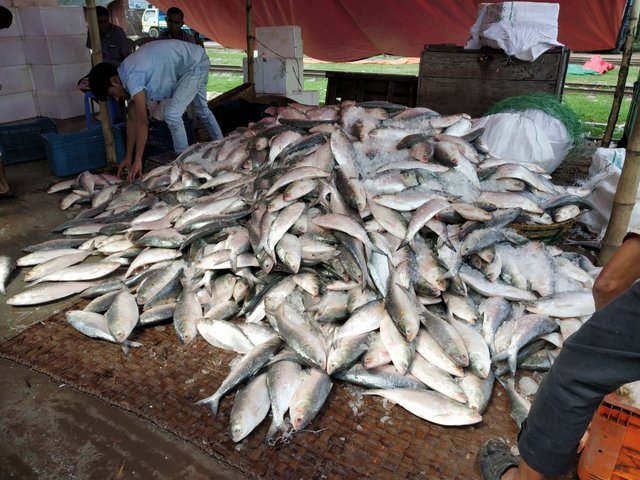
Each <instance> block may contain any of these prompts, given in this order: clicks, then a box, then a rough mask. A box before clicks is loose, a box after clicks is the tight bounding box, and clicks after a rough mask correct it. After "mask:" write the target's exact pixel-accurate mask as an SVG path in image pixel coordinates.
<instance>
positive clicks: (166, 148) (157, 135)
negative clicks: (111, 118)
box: [122, 116, 195, 158]
mask: <svg viewBox="0 0 640 480" xmlns="http://www.w3.org/2000/svg"><path fill="white" fill-rule="evenodd" d="M183 119H184V128H185V130H186V131H187V142H188V143H189V145H192V144H193V143H194V142H195V135H194V131H193V122H192V121H191V120H190V119H189V118H187V117H186V116H185V117H184V118H183ZM122 130H123V133H124V134H125V135H124V136H125V138H126V124H125V125H123V127H122ZM173 151H174V150H173V140H172V139H171V132H170V131H169V127H168V126H167V124H166V122H160V121H157V120H152V121H150V122H149V134H148V136H147V146H146V147H145V149H144V155H143V157H144V158H148V157H151V156H153V155H158V154H160V153H164V152H173Z"/></svg>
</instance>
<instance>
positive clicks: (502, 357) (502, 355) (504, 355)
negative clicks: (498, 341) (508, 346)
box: [491, 350, 509, 363]
mask: <svg viewBox="0 0 640 480" xmlns="http://www.w3.org/2000/svg"><path fill="white" fill-rule="evenodd" d="M508 358H509V353H508V352H507V350H502V351H501V352H499V353H496V354H495V355H494V356H493V357H491V363H495V362H499V361H501V360H507V359H508Z"/></svg>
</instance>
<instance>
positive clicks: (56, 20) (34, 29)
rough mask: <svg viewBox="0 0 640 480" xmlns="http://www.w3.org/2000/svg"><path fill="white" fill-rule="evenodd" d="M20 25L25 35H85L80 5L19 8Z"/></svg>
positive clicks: (85, 27) (85, 29)
mask: <svg viewBox="0 0 640 480" xmlns="http://www.w3.org/2000/svg"><path fill="white" fill-rule="evenodd" d="M20 25H21V27H22V34H23V35H25V36H40V35H46V36H52V35H80V34H84V35H85V36H86V35H87V24H86V22H85V19H84V12H83V10H82V7H71V6H69V7H27V8H20Z"/></svg>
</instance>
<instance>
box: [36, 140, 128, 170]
mask: <svg viewBox="0 0 640 480" xmlns="http://www.w3.org/2000/svg"><path fill="white" fill-rule="evenodd" d="M42 138H43V139H44V145H45V150H46V152H47V158H48V159H49V168H51V171H52V172H53V174H54V175H56V176H58V177H66V176H69V175H74V174H76V173H79V172H82V171H84V170H93V169H96V168H103V167H105V166H106V165H107V154H106V150H105V148H104V136H103V134H102V130H85V131H83V132H74V133H62V134H60V133H45V134H43V135H42ZM113 140H114V142H115V145H116V159H117V161H118V163H120V162H121V161H122V159H123V158H124V154H125V146H124V141H123V139H122V133H121V131H120V129H118V128H114V129H113Z"/></svg>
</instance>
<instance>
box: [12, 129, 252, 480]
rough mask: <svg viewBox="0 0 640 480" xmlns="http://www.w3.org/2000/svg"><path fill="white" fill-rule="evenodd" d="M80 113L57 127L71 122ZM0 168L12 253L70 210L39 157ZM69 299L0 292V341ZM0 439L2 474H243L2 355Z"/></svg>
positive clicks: (44, 235)
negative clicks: (11, 301) (16, 301)
mask: <svg viewBox="0 0 640 480" xmlns="http://www.w3.org/2000/svg"><path fill="white" fill-rule="evenodd" d="M82 120H83V119H81V121H79V123H78V121H76V122H70V123H69V122H66V123H65V124H63V125H62V128H60V130H64V129H67V130H69V129H71V130H73V129H77V127H78V126H79V125H80V126H81V125H82ZM81 128H82V127H81ZM6 170H7V177H8V180H9V184H10V185H11V188H12V190H13V191H14V192H15V193H16V197H15V198H13V199H6V200H0V252H1V253H2V254H5V255H10V256H12V257H13V258H17V257H19V256H21V255H23V253H22V252H21V248H23V247H25V246H27V245H31V244H34V243H38V242H41V241H43V240H46V239H48V238H50V237H49V230H50V229H51V228H52V227H54V226H55V225H57V224H59V223H62V222H63V221H66V220H67V219H68V218H70V217H72V216H74V215H75V213H76V212H74V211H70V212H63V211H61V210H60V209H59V208H58V203H59V201H60V199H61V198H62V196H63V194H54V195H48V194H47V193H46V189H47V187H48V186H49V185H50V184H52V183H54V182H55V181H58V180H59V179H57V178H55V177H53V176H52V175H51V173H50V170H49V168H48V164H47V161H46V160H38V161H34V162H27V163H21V164H15V165H8V166H7V167H6ZM23 274H24V272H21V271H20V270H18V271H17V272H15V273H14V276H13V280H12V281H11V283H10V284H9V286H8V289H7V295H8V296H11V295H13V294H15V293H17V292H19V291H21V290H22V289H23V288H24V286H25V284H24V282H22V280H21V278H22V276H23ZM72 301H73V300H67V301H59V302H54V303H51V304H48V305H44V306H38V307H33V308H30V307H20V308H16V307H11V306H9V305H6V304H5V303H4V301H3V300H2V298H1V297H0V341H2V340H4V339H7V338H9V337H11V336H13V335H15V334H16V333H18V332H19V331H20V330H22V329H24V328H25V327H27V326H28V325H31V324H33V323H36V322H39V321H43V320H45V319H47V318H48V317H49V316H50V315H52V314H53V313H54V312H56V311H59V310H61V309H63V308H65V306H67V305H69V304H70V303H71V302H72ZM0 438H2V439H3V441H2V442H0V472H1V473H0V476H1V477H2V478H3V479H5V478H19V479H32V478H34V479H63V478H73V479H95V478H100V479H116V478H118V479H125V478H126V479H128V478H133V479H136V478H137V479H146V478H154V479H175V478H185V479H205V478H207V479H242V478H244V476H243V475H242V474H241V473H239V472H237V471H235V470H231V469H229V468H227V467H225V466H224V465H221V464H220V463H218V462H216V461H215V460H213V459H212V458H210V457H209V456H207V455H206V454H204V453H203V452H202V451H200V450H199V449H198V448H196V447H194V446H193V445H191V444H188V443H186V442H184V441H183V440H181V439H179V438H178V437H176V436H174V435H173V434H171V433H167V432H164V431H162V430H160V429H158V428H157V427H155V426H154V425H152V424H151V423H149V422H148V421H146V420H143V419H140V418H138V417H136V416H135V415H133V414H131V413H128V412H125V411H122V410H120V409H119V408H117V407H114V406H111V405H108V404H106V403H104V402H103V401H102V400H100V399H98V398H95V397H93V396H91V395H87V394H84V393H82V392H79V391H76V390H74V389H73V388H72V387H69V386H66V385H62V384H60V383H59V382H54V381H52V380H51V379H50V378H49V377H47V376H45V375H42V374H39V373H37V372H34V371H32V370H30V369H28V368H25V367H23V366H21V365H18V364H16V363H14V362H11V361H7V360H0Z"/></svg>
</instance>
